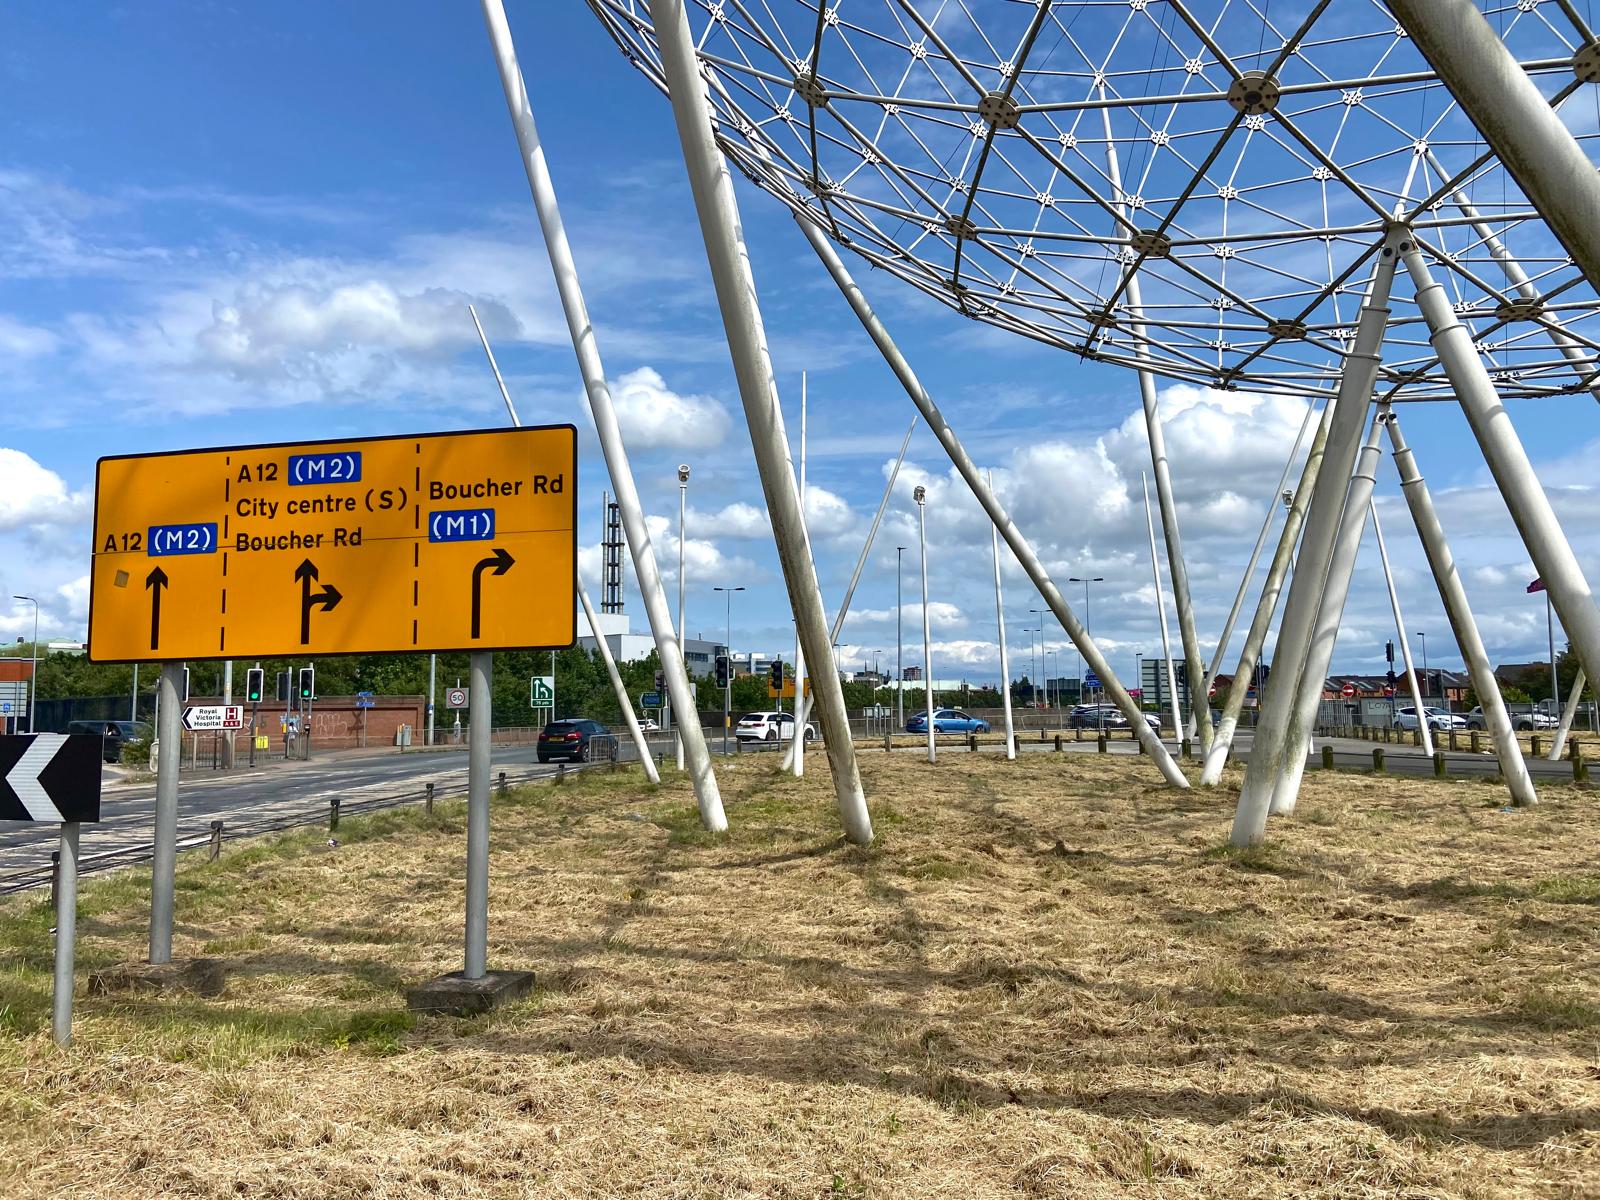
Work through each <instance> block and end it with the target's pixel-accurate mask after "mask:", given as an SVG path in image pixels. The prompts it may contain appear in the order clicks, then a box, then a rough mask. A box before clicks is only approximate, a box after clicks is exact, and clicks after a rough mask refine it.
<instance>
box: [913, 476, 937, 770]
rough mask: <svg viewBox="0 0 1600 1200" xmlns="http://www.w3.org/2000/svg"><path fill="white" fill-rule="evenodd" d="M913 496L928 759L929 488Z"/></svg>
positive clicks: (930, 674)
mask: <svg viewBox="0 0 1600 1200" xmlns="http://www.w3.org/2000/svg"><path fill="white" fill-rule="evenodd" d="M911 495H912V498H913V499H915V500H916V502H917V545H918V548H919V549H920V550H921V551H922V696H923V699H924V700H925V701H926V702H927V709H928V761H929V762H934V761H935V760H936V759H937V757H938V754H937V752H936V751H935V749H934V745H933V637H932V633H931V631H930V630H929V627H928V489H927V488H925V487H923V486H922V485H921V484H920V483H919V484H918V485H917V488H916V490H915V491H914V492H912V493H911Z"/></svg>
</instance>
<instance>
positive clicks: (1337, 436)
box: [1232, 230, 1409, 846]
mask: <svg viewBox="0 0 1600 1200" xmlns="http://www.w3.org/2000/svg"><path fill="white" fill-rule="evenodd" d="M1402 243H1403V244H1409V239H1406V238H1405V233H1404V231H1403V230H1392V231H1390V232H1389V233H1388V234H1387V235H1386V236H1385V241H1384V247H1383V249H1382V250H1381V251H1380V252H1379V256H1378V263H1377V267H1376V268H1375V270H1374V271H1373V275H1372V282H1371V284H1370V285H1369V287H1368V290H1367V297H1366V301H1365V302H1364V303H1363V304H1362V307H1361V316H1360V318H1359V320H1358V321H1357V324H1356V336H1355V342H1354V344H1353V345H1352V347H1351V349H1350V353H1349V354H1348V355H1347V356H1346V357H1345V360H1344V370H1343V373H1342V375H1341V376H1340V379H1339V390H1338V394H1337V395H1336V396H1335V397H1334V399H1333V400H1332V401H1331V402H1330V405H1329V407H1330V408H1331V409H1332V414H1333V415H1332V421H1331V424H1330V425H1329V428H1328V443H1327V449H1326V451H1325V453H1324V455H1323V463H1322V467H1321V469H1320V471H1319V473H1318V478H1317V485H1316V487H1315V489H1314V490H1313V493H1312V496H1311V504H1310V507H1309V508H1308V509H1307V510H1306V519H1305V535H1304V537H1303V539H1302V541H1301V545H1300V554H1299V557H1298V559H1297V561H1296V563H1295V571H1294V577H1293V580H1292V581H1291V582H1290V585H1289V597H1288V600H1287V601H1285V603H1284V611H1283V624H1282V626H1281V627H1280V629H1279V630H1278V645H1277V650H1276V652H1275V654H1274V656H1273V659H1274V661H1273V669H1272V674H1271V676H1270V677H1269V678H1268V680H1267V686H1266V689H1265V694H1264V695H1263V696H1262V698H1261V700H1262V702H1261V723H1260V725H1258V726H1257V727H1256V731H1255V740H1254V743H1253V744H1252V746H1251V749H1250V762H1249V764H1248V766H1246V768H1245V775H1244V788H1243V790H1242V791H1241V792H1240V795H1239V806H1238V808H1237V810H1236V811H1235V813H1234V821H1233V833H1232V840H1233V844H1234V845H1236V846H1252V845H1255V844H1257V843H1258V842H1260V841H1261V839H1262V837H1263V836H1264V835H1265V834H1266V828H1267V815H1268V812H1269V811H1270V808H1271V804H1272V793H1273V789H1274V788H1275V787H1276V786H1277V781H1278V777H1279V775H1281V774H1282V773H1283V769H1284V764H1285V762H1286V759H1285V751H1286V750H1287V749H1288V746H1289V744H1290V743H1289V727H1290V722H1291V720H1292V719H1293V715H1294V710H1295V697H1297V696H1298V695H1299V690H1300V671H1301V668H1302V667H1303V666H1304V665H1305V661H1306V654H1307V651H1308V649H1309V648H1310V644H1311V634H1312V629H1313V627H1314V625H1315V623H1316V619H1317V613H1318V611H1319V609H1320V607H1321V595H1322V584H1323V581H1324V580H1325V579H1326V578H1327V574H1328V564H1329V562H1330V560H1331V558H1332V554H1333V545H1334V539H1335V537H1336V536H1337V534H1338V531H1339V518H1340V516H1341V515H1342V514H1343V512H1344V501H1345V496H1346V494H1347V492H1348V491H1349V483H1350V476H1351V473H1352V472H1353V471H1354V469H1355V460H1356V455H1357V454H1358V453H1359V451H1360V448H1361V429H1362V426H1363V425H1365V424H1366V415H1367V409H1368V407H1369V405H1370V403H1371V400H1372V385H1373V382H1374V380H1375V379H1376V378H1377V373H1378V362H1379V357H1378V355H1379V351H1380V349H1381V348H1382V346H1383V335H1384V331H1385V329H1387V327H1388V323H1389V307H1388V306H1389V288H1390V285H1391V284H1392V283H1393V282H1394V272H1395V266H1396V262H1397V258H1398V247H1399V245H1400V244H1402ZM1294 746H1295V748H1296V749H1297V750H1299V751H1301V752H1302V753H1303V751H1304V742H1303V741H1302V740H1296V741H1295V742H1294Z"/></svg>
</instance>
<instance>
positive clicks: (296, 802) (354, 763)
mask: <svg viewBox="0 0 1600 1200" xmlns="http://www.w3.org/2000/svg"><path fill="white" fill-rule="evenodd" d="M708 742H709V744H710V746H711V750H712V753H713V754H720V753H721V749H722V739H721V738H720V737H719V736H716V735H715V734H713V735H712V736H710V737H709V738H708ZM1250 742H1251V732H1250V731H1249V730H1241V731H1240V732H1239V735H1238V739H1237V742H1236V746H1235V749H1236V751H1237V753H1236V757H1238V758H1240V759H1245V760H1248V758H1249V752H1250ZM1324 742H1327V743H1328V744H1331V745H1332V746H1333V747H1334V762H1335V765H1336V766H1337V767H1338V768H1339V769H1343V770H1353V771H1359V770H1371V768H1372V751H1373V749H1374V748H1375V747H1374V744H1373V743H1370V742H1363V741H1359V740H1356V739H1350V738H1331V739H1319V740H1318V742H1317V745H1318V747H1319V750H1318V752H1317V753H1316V754H1314V755H1312V756H1311V758H1310V766H1311V769H1313V770H1315V769H1317V768H1318V767H1320V765H1321V753H1320V746H1321V745H1322V744H1323V743H1324ZM657 745H658V747H660V748H662V749H664V750H666V752H667V754H668V756H669V758H670V753H671V750H670V747H671V742H670V740H667V739H660V740H658V742H657ZM858 745H859V746H860V747H861V749H862V751H863V752H864V753H871V752H873V751H874V749H875V747H876V745H877V743H876V742H875V741H874V740H871V739H868V740H865V741H862V742H860V743H858ZM1021 748H1022V751H1023V752H1024V753H1027V754H1035V753H1053V752H1054V742H1053V739H1052V740H1051V741H1047V742H1039V741H1037V740H1029V738H1028V736H1027V734H1026V733H1024V734H1023V735H1022V741H1021ZM622 749H623V751H624V756H625V757H627V758H632V757H633V753H632V747H631V746H629V745H627V744H626V742H625V741H624V745H623V747H622ZM743 749H744V752H745V753H768V754H771V753H777V752H778V751H779V750H780V749H782V747H781V746H779V745H767V744H763V743H752V744H749V745H747V746H746V747H744V748H743ZM1063 749H1064V750H1065V751H1069V752H1071V753H1075V754H1094V753H1097V749H1096V745H1095V743H1094V742H1093V741H1084V742H1076V741H1072V740H1067V741H1064V742H1063ZM1383 750H1384V757H1385V760H1386V767H1387V769H1388V770H1389V771H1390V772H1392V773H1394V774H1397V775H1407V776H1419V777H1426V776H1431V775H1432V774H1433V762H1432V760H1431V759H1429V758H1427V757H1425V756H1424V755H1423V754H1422V752H1421V750H1419V749H1415V748H1413V747H1410V746H1400V745H1389V746H1384V747H1383ZM811 752H812V753H813V754H816V753H820V752H821V751H820V749H817V748H813V750H812V751H811ZM877 752H879V753H881V752H882V751H881V750H878V751H877ZM892 752H893V753H896V754H921V753H924V751H923V748H922V746H921V745H920V744H900V745H897V746H896V747H895V748H894V750H893V751H892ZM939 752H940V753H941V754H951V753H956V754H965V753H967V752H968V751H967V742H966V739H965V738H964V737H963V738H954V737H952V738H946V739H942V740H941V742H940V747H939ZM1000 752H1001V751H1000V748H999V747H998V746H995V745H992V744H991V745H987V746H985V747H983V748H982V749H981V750H980V753H988V754H998V753H1000ZM1107 752H1108V753H1111V754H1119V755H1133V754H1136V753H1137V749H1136V747H1135V745H1134V743H1133V742H1131V741H1114V742H1111V743H1109V744H1108V749H1107ZM492 760H493V764H494V769H495V770H496V771H502V770H503V771H507V772H508V773H510V774H511V776H512V777H513V778H514V779H521V778H528V777H530V776H541V775H549V774H553V773H554V771H555V767H554V766H540V765H538V764H537V761H536V754H535V750H534V747H533V746H532V745H509V746H500V747H496V748H495V749H494V751H493V753H492ZM1446 761H1447V769H1448V774H1449V775H1451V776H1454V777H1457V778H1460V777H1480V778H1481V777H1492V776H1493V775H1495V774H1496V773H1497V771H1498V765H1497V763H1496V760H1495V758H1494V756H1493V755H1492V754H1488V753H1482V754H1472V753H1470V752H1466V751H1462V752H1455V753H1449V752H1447V753H1446ZM1528 765H1529V769H1530V771H1531V772H1532V774H1533V776H1534V779H1535V782H1536V783H1538V782H1552V781H1557V780H1563V781H1570V780H1571V779H1572V767H1571V764H1570V763H1567V762H1560V763H1550V762H1547V761H1545V760H1543V759H1529V760H1528ZM428 782H432V783H433V784H434V785H435V787H436V788H437V789H438V792H439V794H440V795H441V796H444V795H459V794H462V793H464V792H465V791H466V786H467V752H466V748H465V747H462V748H461V749H449V750H429V751H412V752H409V753H400V752H397V751H379V752H371V753H360V754H350V753H345V754H340V753H337V752H334V753H330V754H327V755H324V756H320V757H317V758H314V759H312V760H311V761H309V762H293V763H283V762H274V763H271V764H269V765H265V766H261V767H257V768H254V769H239V770H236V771H235V772H233V773H232V774H223V773H221V772H215V773H213V772H209V771H204V770H200V771H188V772H185V774H184V777H183V779H182V782H181V784H180V787H179V792H178V836H179V838H180V840H181V839H184V838H189V837H194V836H199V835H204V834H206V833H208V832H209V830H210V825H211V822H212V821H215V820H221V821H223V822H224V836H225V837H226V836H227V831H228V829H229V828H235V829H238V830H241V831H243V830H245V829H248V828H250V827H251V826H253V825H257V824H259V823H260V822H262V821H264V820H272V819H287V818H291V817H294V816H308V815H309V816H312V817H313V818H315V817H318V816H321V815H323V814H325V813H326V811H327V807H328V801H329V800H330V799H331V798H333V797H335V796H337V797H339V799H340V802H341V804H343V805H346V806H349V805H353V804H357V803H359V802H360V801H363V800H372V799H378V798H385V797H390V796H396V795H399V794H401V793H407V792H410V793H420V791H421V790H422V788H423V786H424V784H426V783H428ZM154 808H155V785H154V784H153V783H141V784H126V783H122V782H121V781H120V776H118V775H117V774H116V773H115V772H114V771H108V783H107V786H106V788H105V792H104V799H103V801H102V805H101V813H102V819H101V821H100V823H99V824H96V825H86V826H84V828H83V849H82V853H83V855H84V857H85V858H89V857H91V856H93V855H96V854H101V853H105V852H109V851H117V850H141V849H144V848H147V847H148V846H149V844H150V838H151V824H152V821H153V819H154ZM57 837H58V831H57V829H56V827H55V826H34V825H26V824H6V825H0V876H4V875H8V874H10V873H12V872H15V871H20V870H26V869H29V868H34V867H40V866H45V865H47V864H48V863H49V861H50V853H51V851H52V850H54V849H55V848H56V845H57Z"/></svg>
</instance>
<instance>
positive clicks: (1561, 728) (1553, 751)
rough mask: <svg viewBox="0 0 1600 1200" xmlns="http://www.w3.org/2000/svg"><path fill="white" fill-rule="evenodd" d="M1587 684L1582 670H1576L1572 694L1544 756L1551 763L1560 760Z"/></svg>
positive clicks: (1580, 668) (1562, 711)
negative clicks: (1584, 686) (1548, 750)
mask: <svg viewBox="0 0 1600 1200" xmlns="http://www.w3.org/2000/svg"><path fill="white" fill-rule="evenodd" d="M1587 682H1588V679H1587V678H1586V677H1585V676H1584V673H1583V668H1582V667H1579V668H1578V674H1577V677H1576V678H1575V679H1573V681H1572V693H1571V694H1570V695H1569V696H1568V697H1567V704H1566V707H1565V708H1563V709H1562V710H1561V724H1560V725H1558V726H1556V735H1555V737H1554V738H1553V739H1552V740H1551V743H1550V753H1549V754H1548V755H1547V756H1546V757H1548V758H1549V760H1550V761H1551V762H1557V761H1559V760H1560V758H1561V751H1562V749H1563V748H1564V747H1565V746H1566V744H1567V734H1568V733H1570V732H1571V731H1572V719H1573V718H1574V717H1575V716H1577V715H1578V699H1579V697H1581V696H1582V695H1583V685H1584V684H1585V683H1587Z"/></svg>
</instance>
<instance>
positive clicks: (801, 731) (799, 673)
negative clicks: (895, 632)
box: [784, 371, 833, 779]
mask: <svg viewBox="0 0 1600 1200" xmlns="http://www.w3.org/2000/svg"><path fill="white" fill-rule="evenodd" d="M800 523H801V524H802V525H805V526H806V545H808V546H809V545H810V544H811V529H810V526H809V525H806V373H805V372H804V371H801V372H800ZM819 597H820V592H819ZM832 632H833V631H832V630H829V634H830V636H829V638H828V643H829V645H832V643H833V637H832V636H831V635H832ZM805 714H806V654H805V647H803V646H802V645H801V644H800V624H799V622H796V623H795V628H794V717H795V721H794V736H793V737H791V738H790V739H789V746H788V753H787V754H785V755H784V764H785V766H787V767H788V768H789V769H791V770H793V771H794V776H795V778H796V779H799V778H801V777H803V776H804V775H805V773H806V715H805Z"/></svg>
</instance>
